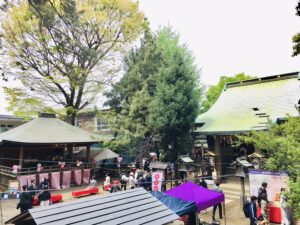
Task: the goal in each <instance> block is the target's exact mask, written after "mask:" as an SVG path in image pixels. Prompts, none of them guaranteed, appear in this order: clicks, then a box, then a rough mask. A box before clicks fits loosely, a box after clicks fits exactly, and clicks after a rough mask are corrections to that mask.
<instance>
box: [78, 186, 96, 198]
mask: <svg viewBox="0 0 300 225" xmlns="http://www.w3.org/2000/svg"><path fill="white" fill-rule="evenodd" d="M98 192H99V188H96V187H95V188H88V189H81V190H77V191H72V196H73V197H74V198H78V197H82V196H86V195H93V194H97V193H98Z"/></svg>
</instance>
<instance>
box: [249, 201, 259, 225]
mask: <svg viewBox="0 0 300 225" xmlns="http://www.w3.org/2000/svg"><path fill="white" fill-rule="evenodd" d="M256 201H257V197H256V196H252V197H251V202H250V205H249V219H250V225H256V221H257V216H256V215H257V214H256V211H257V210H256Z"/></svg>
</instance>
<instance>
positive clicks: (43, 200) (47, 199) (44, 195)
mask: <svg viewBox="0 0 300 225" xmlns="http://www.w3.org/2000/svg"><path fill="white" fill-rule="evenodd" d="M38 200H39V203H40V206H48V205H50V203H51V194H50V192H49V190H48V187H44V190H43V191H42V192H41V193H40V194H39V196H38Z"/></svg>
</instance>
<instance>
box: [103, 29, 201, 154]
mask: <svg viewBox="0 0 300 225" xmlns="http://www.w3.org/2000/svg"><path fill="white" fill-rule="evenodd" d="M198 78H199V71H198V70H197V69H196V66H195V65H194V63H193V57H192V55H191V53H190V52H189V51H188V50H187V48H186V46H184V45H181V44H180V43H179V36H178V35H177V34H175V33H174V32H173V31H172V30H171V29H170V28H164V29H161V30H159V31H158V32H157V33H156V34H152V33H151V32H150V31H147V32H146V34H145V36H144V38H143V40H142V42H141V46H140V47H139V48H135V49H134V50H133V51H132V52H131V54H130V55H129V57H128V58H127V59H126V73H125V75H124V77H123V78H122V79H121V80H120V82H119V83H117V84H116V85H115V86H114V88H113V89H112V91H111V92H110V93H108V94H107V96H108V99H109V101H108V104H109V105H110V107H111V108H112V109H114V112H113V116H112V120H111V122H112V124H113V127H115V131H116V134H117V140H118V139H119V140H120V141H121V142H123V143H126V142H127V143H130V142H132V141H135V140H136V139H139V140H141V141H145V139H146V140H147V139H148V138H149V137H150V138H151V137H152V136H154V135H160V136H161V137H162V143H161V144H162V147H163V148H164V149H165V151H166V152H167V153H169V154H168V156H171V155H172V156H174V155H175V156H176V155H177V153H178V152H179V149H181V150H183V151H184V150H186V148H187V143H188V140H189V135H188V134H189V131H190V129H191V127H192V125H193V122H194V119H195V117H196V115H197V111H198V108H199V96H200V88H199V87H200V84H199V83H198ZM169 144H171V145H172V146H173V147H172V152H170V149H169V148H168V145H169ZM174 152H175V154H172V153H174ZM170 158H171V157H169V159H170ZM175 158H176V157H174V159H175Z"/></svg>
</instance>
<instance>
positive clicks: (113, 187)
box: [109, 181, 121, 193]
mask: <svg viewBox="0 0 300 225" xmlns="http://www.w3.org/2000/svg"><path fill="white" fill-rule="evenodd" d="M117 191H121V187H120V182H119V181H114V182H113V184H112V185H111V189H110V190H109V192H110V193H113V192H117Z"/></svg>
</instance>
